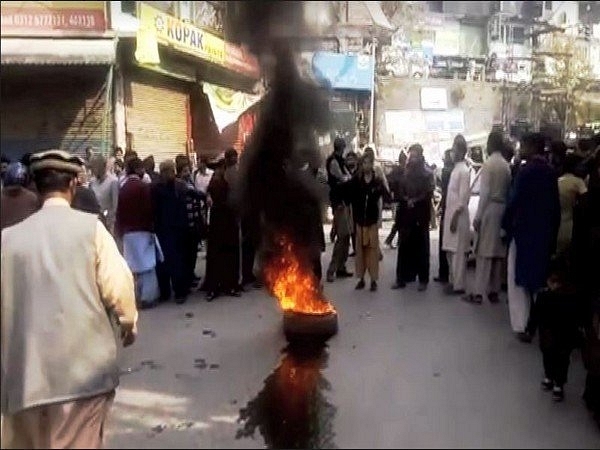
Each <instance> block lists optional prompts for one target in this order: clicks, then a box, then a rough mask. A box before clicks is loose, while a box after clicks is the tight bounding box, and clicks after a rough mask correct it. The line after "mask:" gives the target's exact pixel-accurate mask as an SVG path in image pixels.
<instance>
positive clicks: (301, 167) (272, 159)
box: [237, 2, 330, 252]
mask: <svg viewBox="0 0 600 450" xmlns="http://www.w3.org/2000/svg"><path fill="white" fill-rule="evenodd" d="M247 3H252V4H255V2H247ZM267 3H269V2H267ZM277 3H298V2H277ZM261 8H265V6H261ZM271 14H273V13H271ZM270 18H271V20H272V19H273V16H272V15H271V16H270ZM267 22H268V21H267ZM262 24H263V25H264V24H265V21H264V20H263V22H262ZM254 33H255V34H260V33H263V34H261V38H260V39H259V40H254V41H253V42H251V43H250V44H251V45H250V48H253V49H254V51H257V52H259V53H260V54H261V55H263V56H264V55H265V54H268V55H269V56H270V60H271V61H274V66H273V67H271V68H270V76H271V77H270V80H269V84H268V86H269V87H268V93H267V95H266V96H265V98H264V100H263V102H262V106H261V109H260V113H259V122H258V124H257V127H256V129H255V131H254V134H253V137H252V139H251V141H250V144H249V146H248V148H247V149H246V150H245V151H244V153H243V154H242V158H241V161H240V175H241V176H240V179H239V183H238V191H237V199H238V201H239V204H240V205H241V207H242V213H243V217H244V220H245V221H246V222H247V223H251V224H253V226H251V228H252V229H253V230H255V232H256V233H258V234H259V235H260V236H258V237H259V238H260V241H261V242H262V244H263V247H264V246H267V247H269V246H270V244H273V242H274V240H275V238H276V237H277V236H278V235H280V234H281V233H283V234H286V235H287V236H288V237H290V238H291V240H292V241H293V242H294V243H295V244H296V245H297V247H298V248H299V250H300V249H307V251H309V252H310V250H308V249H309V248H314V246H315V245H316V246H319V242H320V240H321V239H320V237H321V236H322V232H323V231H322V226H321V220H320V214H321V209H320V203H321V201H322V195H321V192H322V188H321V187H320V185H319V183H318V181H317V179H316V170H317V169H318V168H319V167H320V165H321V164H322V161H321V154H320V151H319V147H318V145H317V134H318V133H324V132H326V131H327V130H328V129H329V125H330V122H329V108H328V103H327V100H326V98H325V97H324V96H323V95H322V93H321V92H320V90H319V89H318V87H316V86H313V85H312V84H310V83H309V82H306V81H304V80H302V79H301V78H300V75H299V73H298V69H297V66H296V64H295V60H294V54H293V50H292V45H291V42H290V41H286V40H284V39H273V40H271V41H269V40H267V39H266V38H265V35H264V33H265V30H259V29H255V30H254ZM241 34H242V35H244V33H241Z"/></svg>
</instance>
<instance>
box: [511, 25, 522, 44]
mask: <svg viewBox="0 0 600 450" xmlns="http://www.w3.org/2000/svg"><path fill="white" fill-rule="evenodd" d="M511 43H512V44H521V45H522V44H524V43H525V28H523V27H514V28H513V29H512V42H511Z"/></svg>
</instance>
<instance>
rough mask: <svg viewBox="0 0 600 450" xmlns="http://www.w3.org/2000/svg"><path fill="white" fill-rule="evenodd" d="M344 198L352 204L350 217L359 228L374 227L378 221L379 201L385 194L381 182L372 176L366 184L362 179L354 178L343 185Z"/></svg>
mask: <svg viewBox="0 0 600 450" xmlns="http://www.w3.org/2000/svg"><path fill="white" fill-rule="evenodd" d="M345 191H346V192H345V194H346V195H345V198H346V199H347V203H351V204H352V217H353V219H354V222H355V223H356V224H357V225H360V226H361V227H368V226H371V225H375V224H376V223H377V222H378V221H379V199H380V198H381V197H382V196H383V193H384V192H385V187H384V185H383V182H382V181H381V180H380V179H379V178H377V177H376V176H375V175H374V174H373V178H372V179H371V181H370V182H369V183H366V182H365V180H364V178H363V177H360V176H355V177H354V178H352V179H351V180H350V181H348V182H347V183H346V184H345Z"/></svg>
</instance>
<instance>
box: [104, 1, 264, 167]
mask: <svg viewBox="0 0 600 450" xmlns="http://www.w3.org/2000/svg"><path fill="white" fill-rule="evenodd" d="M138 17H139V20H140V29H139V31H138V34H137V38H136V39H135V41H133V40H131V41H127V40H123V42H122V43H121V44H120V48H119V54H120V60H121V61H122V64H121V70H120V71H119V74H118V77H119V80H118V86H119V88H118V89H117V90H118V92H119V94H118V95H117V104H116V108H115V109H116V110H117V111H122V116H123V118H122V121H121V120H119V118H117V120H116V123H115V126H116V128H117V129H118V131H117V136H118V142H119V143H120V145H122V146H125V147H126V148H130V149H132V150H135V151H136V152H138V154H139V155H140V156H141V157H145V156H148V155H150V154H152V155H153V156H154V159H155V161H156V162H157V163H159V162H160V161H162V160H165V159H173V158H174V157H175V156H176V155H178V154H187V155H189V156H191V157H194V156H208V157H211V156H214V155H216V154H218V153H220V152H222V151H223V149H224V147H225V146H226V145H227V142H224V139H223V138H224V136H223V135H222V133H223V130H224V128H225V127H224V126H219V125H220V124H221V122H220V120H219V114H220V113H221V111H220V110H218V109H217V110H215V109H214V106H213V104H212V103H211V101H210V99H209V94H210V93H209V94H207V93H206V92H207V89H209V88H207V86H214V88H213V89H212V91H211V92H212V93H214V92H218V93H219V94H220V95H221V96H222V97H223V98H224V99H225V103H227V100H230V99H231V98H234V99H238V98H243V97H244V96H245V95H246V94H245V92H252V90H253V89H254V87H255V85H256V83H257V82H258V80H259V76H260V73H259V70H258V64H257V61H256V59H255V58H253V57H251V55H248V54H247V53H246V52H244V51H243V50H242V49H240V48H239V47H236V46H233V45H231V44H229V43H226V42H225V41H223V40H222V39H220V38H219V37H218V36H215V35H213V34H211V33H208V32H207V31H205V30H201V29H199V28H196V27H194V26H193V25H191V24H189V23H187V22H183V21H181V20H179V19H177V18H175V17H172V16H170V15H167V14H165V13H163V12H161V11H159V10H156V9H154V8H152V7H151V6H149V5H147V4H145V3H141V4H140V5H139V9H138ZM221 106H222V105H221ZM242 112H244V111H241V112H240V114H238V117H236V119H235V120H234V121H236V120H237V119H238V118H239V116H241V113H242ZM118 116H120V115H119V114H118ZM215 116H217V117H215ZM227 125H229V124H227Z"/></svg>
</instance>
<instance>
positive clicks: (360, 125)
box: [311, 52, 374, 150]
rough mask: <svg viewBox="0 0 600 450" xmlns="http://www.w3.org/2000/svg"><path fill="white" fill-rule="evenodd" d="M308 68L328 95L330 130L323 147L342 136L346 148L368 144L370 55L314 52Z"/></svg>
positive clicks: (370, 90)
mask: <svg viewBox="0 0 600 450" xmlns="http://www.w3.org/2000/svg"><path fill="white" fill-rule="evenodd" d="M311 67H312V77H313V79H314V80H315V81H316V82H317V83H319V84H320V85H322V86H323V87H324V88H326V89H327V90H328V92H329V99H330V101H329V106H330V108H329V109H330V112H331V115H332V129H331V133H330V134H331V136H330V139H325V140H324V141H323V144H324V145H325V146H327V145H328V144H331V143H332V142H333V139H335V137H336V136H342V137H344V139H345V140H346V143H347V146H348V148H349V149H352V150H358V149H359V148H360V147H362V145H363V144H366V143H367V142H368V134H369V133H368V124H369V116H370V104H369V103H370V98H371V92H372V87H373V76H374V74H373V71H374V66H373V58H372V56H370V55H363V54H340V53H331V52H315V53H314V54H313V55H312V61H311ZM329 146H330V145H329Z"/></svg>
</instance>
